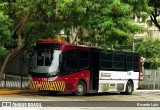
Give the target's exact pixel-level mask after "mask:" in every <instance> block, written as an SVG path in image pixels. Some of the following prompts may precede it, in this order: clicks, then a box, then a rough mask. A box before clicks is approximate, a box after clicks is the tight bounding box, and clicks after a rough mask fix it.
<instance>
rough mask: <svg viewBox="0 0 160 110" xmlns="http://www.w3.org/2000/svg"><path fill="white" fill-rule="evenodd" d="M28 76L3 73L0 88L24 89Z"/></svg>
mask: <svg viewBox="0 0 160 110" xmlns="http://www.w3.org/2000/svg"><path fill="white" fill-rule="evenodd" d="M28 81H29V79H28V77H24V76H15V75H5V77H4V78H3V80H2V81H1V82H0V88H21V89H26V88H27V86H28Z"/></svg>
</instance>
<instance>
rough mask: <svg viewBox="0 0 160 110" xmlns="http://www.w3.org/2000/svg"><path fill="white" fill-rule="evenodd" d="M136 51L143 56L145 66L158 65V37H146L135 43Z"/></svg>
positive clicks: (159, 59) (159, 47) (159, 55)
mask: <svg viewBox="0 0 160 110" xmlns="http://www.w3.org/2000/svg"><path fill="white" fill-rule="evenodd" d="M136 51H137V52H139V53H141V54H142V55H143V57H144V58H145V65H144V66H145V68H154V69H155V68H157V67H159V66H160V39H153V38H147V39H144V40H143V41H142V42H140V43H139V44H137V45H136Z"/></svg>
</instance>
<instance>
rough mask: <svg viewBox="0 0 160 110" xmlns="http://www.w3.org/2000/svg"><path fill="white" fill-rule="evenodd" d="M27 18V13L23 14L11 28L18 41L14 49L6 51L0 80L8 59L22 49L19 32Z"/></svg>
mask: <svg viewBox="0 0 160 110" xmlns="http://www.w3.org/2000/svg"><path fill="white" fill-rule="evenodd" d="M28 19H29V14H27V15H25V16H24V17H23V18H22V20H21V21H20V22H19V23H18V25H17V26H16V27H15V28H14V29H13V32H12V33H17V34H18V43H17V47H16V48H15V49H12V50H10V51H9V52H8V54H7V55H6V57H5V59H4V61H3V63H2V65H1V67H0V81H1V80H2V79H3V76H4V74H5V70H6V66H7V64H8V61H10V60H11V59H13V58H14V57H15V56H17V55H18V53H19V52H21V51H22V50H23V46H24V45H23V42H22V37H21V33H22V30H23V28H24V26H25V24H26V22H27V20H28Z"/></svg>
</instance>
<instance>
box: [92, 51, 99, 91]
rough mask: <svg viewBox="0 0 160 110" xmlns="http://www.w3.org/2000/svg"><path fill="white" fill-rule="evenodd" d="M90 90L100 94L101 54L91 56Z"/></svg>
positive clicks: (93, 53)
mask: <svg viewBox="0 0 160 110" xmlns="http://www.w3.org/2000/svg"><path fill="white" fill-rule="evenodd" d="M90 56H91V57H90V71H91V73H90V89H91V91H95V92H98V86H99V57H100V53H99V52H91V54H90Z"/></svg>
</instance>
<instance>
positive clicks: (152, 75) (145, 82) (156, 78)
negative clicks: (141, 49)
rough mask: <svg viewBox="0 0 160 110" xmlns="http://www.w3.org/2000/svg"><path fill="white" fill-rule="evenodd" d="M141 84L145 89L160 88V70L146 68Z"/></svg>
mask: <svg viewBox="0 0 160 110" xmlns="http://www.w3.org/2000/svg"><path fill="white" fill-rule="evenodd" d="M140 86H141V88H143V89H160V70H159V69H157V70H150V69H144V70H143V73H142V81H141V83H140Z"/></svg>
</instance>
